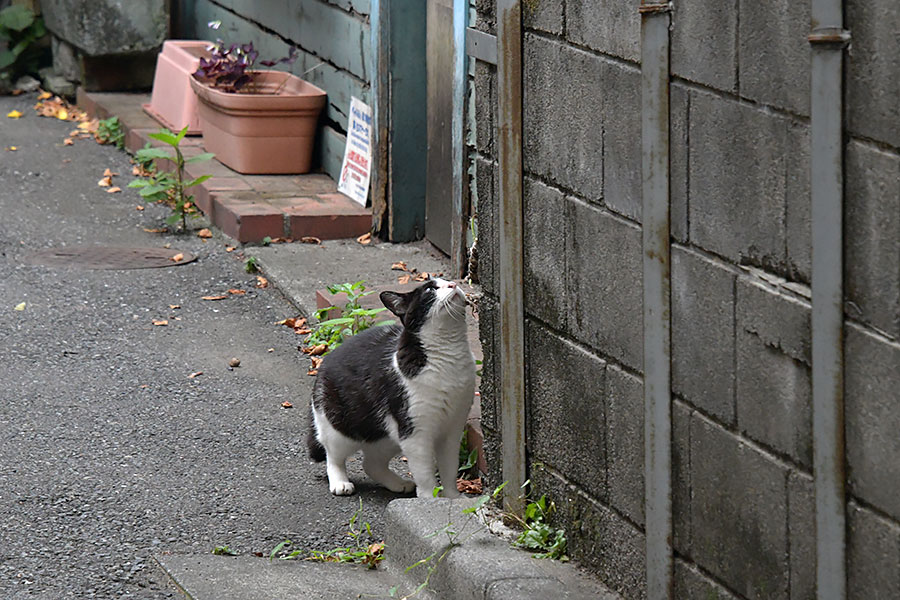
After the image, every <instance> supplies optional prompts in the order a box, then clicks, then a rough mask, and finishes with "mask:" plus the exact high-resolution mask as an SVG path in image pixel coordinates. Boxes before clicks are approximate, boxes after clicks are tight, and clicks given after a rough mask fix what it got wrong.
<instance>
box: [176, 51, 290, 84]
mask: <svg viewBox="0 0 900 600" xmlns="http://www.w3.org/2000/svg"><path fill="white" fill-rule="evenodd" d="M258 58H259V52H257V51H256V50H254V48H253V42H250V43H249V44H240V45H238V44H231V45H230V46H225V42H223V41H222V40H216V43H215V44H213V45H212V46H211V47H210V57H209V58H203V57H201V58H200V68H198V69H197V70H196V71H195V72H194V77H196V78H197V79H199V80H200V81H202V82H204V83H207V84H209V85H211V86H212V87H214V88H217V89H220V90H222V91H223V92H231V93H237V92H242V91H243V92H245V93H250V94H253V93H259V90H258V89H256V86H254V85H253V84H254V77H255V74H256V71H254V70H253V66H254V65H255V64H256V61H257V59H258ZM295 60H297V49H296V48H291V50H290V52H289V53H288V55H287V56H285V57H284V58H280V59H278V60H261V61H259V63H260V64H261V65H264V66H267V67H272V66H275V65H277V64H280V63H285V64H290V63H292V62H294V61H295ZM278 91H279V90H276V91H275V93H276V94H277V93H278Z"/></svg>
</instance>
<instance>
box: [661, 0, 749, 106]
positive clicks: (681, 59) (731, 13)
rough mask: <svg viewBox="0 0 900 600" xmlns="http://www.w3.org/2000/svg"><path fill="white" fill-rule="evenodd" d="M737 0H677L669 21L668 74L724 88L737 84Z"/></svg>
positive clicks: (727, 89)
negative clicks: (669, 48) (671, 20)
mask: <svg viewBox="0 0 900 600" xmlns="http://www.w3.org/2000/svg"><path fill="white" fill-rule="evenodd" d="M737 4H738V3H737V0H727V1H723V0H700V1H696V2H683V3H679V4H678V6H677V8H676V12H675V18H674V21H673V25H672V74H673V75H676V76H679V77H684V78H685V79H690V80H691V81H696V82H697V83H703V84H705V85H708V86H711V87H714V88H718V89H720V90H725V91H729V92H730V91H734V90H735V87H736V85H737V78H736V72H735V71H736V69H737V56H736V54H735V52H736V50H737V45H736V44H735V39H736V38H737V19H738V7H737Z"/></svg>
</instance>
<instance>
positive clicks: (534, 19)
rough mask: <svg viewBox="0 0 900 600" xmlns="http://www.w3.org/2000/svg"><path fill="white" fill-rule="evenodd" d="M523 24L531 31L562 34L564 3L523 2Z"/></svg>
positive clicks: (544, 1) (549, 0) (554, 1)
mask: <svg viewBox="0 0 900 600" xmlns="http://www.w3.org/2000/svg"><path fill="white" fill-rule="evenodd" d="M522 24H523V25H524V26H525V27H527V28H529V29H536V30H538V31H546V32H547V33H554V34H557V35H559V34H561V33H562V32H563V3H562V2H559V1H557V0H537V2H523V3H522Z"/></svg>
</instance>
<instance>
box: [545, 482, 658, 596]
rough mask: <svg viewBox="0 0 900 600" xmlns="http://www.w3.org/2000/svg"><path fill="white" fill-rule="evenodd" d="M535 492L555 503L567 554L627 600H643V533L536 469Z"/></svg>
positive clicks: (603, 507) (577, 490)
mask: <svg viewBox="0 0 900 600" xmlns="http://www.w3.org/2000/svg"><path fill="white" fill-rule="evenodd" d="M531 479H532V482H533V483H534V489H535V490H537V491H539V493H542V494H543V493H546V494H547V495H548V496H549V497H550V498H551V499H552V500H553V501H554V502H555V503H556V508H557V513H556V517H555V520H556V522H558V523H560V524H561V525H562V526H563V527H564V528H565V530H566V533H567V539H568V541H569V554H570V556H572V558H574V559H576V560H578V561H580V562H581V563H582V564H583V565H585V566H587V567H588V568H589V569H590V570H592V571H594V572H595V573H597V574H598V575H599V576H600V579H601V580H602V581H603V582H604V583H605V584H606V585H608V586H609V587H611V588H613V589H614V590H615V591H616V592H618V593H619V594H621V595H622V597H623V598H628V600H644V599H645V598H646V596H647V589H646V581H645V562H644V550H645V547H646V542H645V538H644V534H643V532H641V531H640V530H639V529H638V528H637V527H635V526H634V525H632V524H631V523H629V522H628V521H626V520H624V519H623V518H622V517H620V516H619V515H617V514H616V513H615V512H614V511H612V510H610V509H609V508H607V507H606V506H604V505H603V504H601V503H599V502H596V501H593V500H590V499H588V498H587V497H586V496H585V494H584V492H582V491H580V490H579V489H578V488H577V487H576V486H574V485H571V484H569V483H568V482H566V481H561V480H559V479H558V478H557V477H555V476H554V475H552V474H551V473H549V472H548V471H547V470H546V469H542V468H540V467H539V466H535V467H533V469H532V475H531Z"/></svg>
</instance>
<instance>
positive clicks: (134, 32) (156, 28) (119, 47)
mask: <svg viewBox="0 0 900 600" xmlns="http://www.w3.org/2000/svg"><path fill="white" fill-rule="evenodd" d="M41 8H42V9H43V10H42V14H43V17H44V21H45V22H46V24H47V29H49V30H50V31H52V32H53V33H54V34H56V35H57V36H58V37H60V38H62V39H63V40H65V41H66V42H68V43H70V44H72V45H73V46H75V47H76V48H78V49H79V50H81V52H83V53H84V54H86V55H87V56H104V55H107V54H133V53H139V52H146V51H148V50H154V49H156V48H159V47H160V46H161V45H162V43H163V40H165V39H166V37H167V36H168V34H169V7H168V3H167V2H165V0H43V1H42V2H41Z"/></svg>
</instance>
